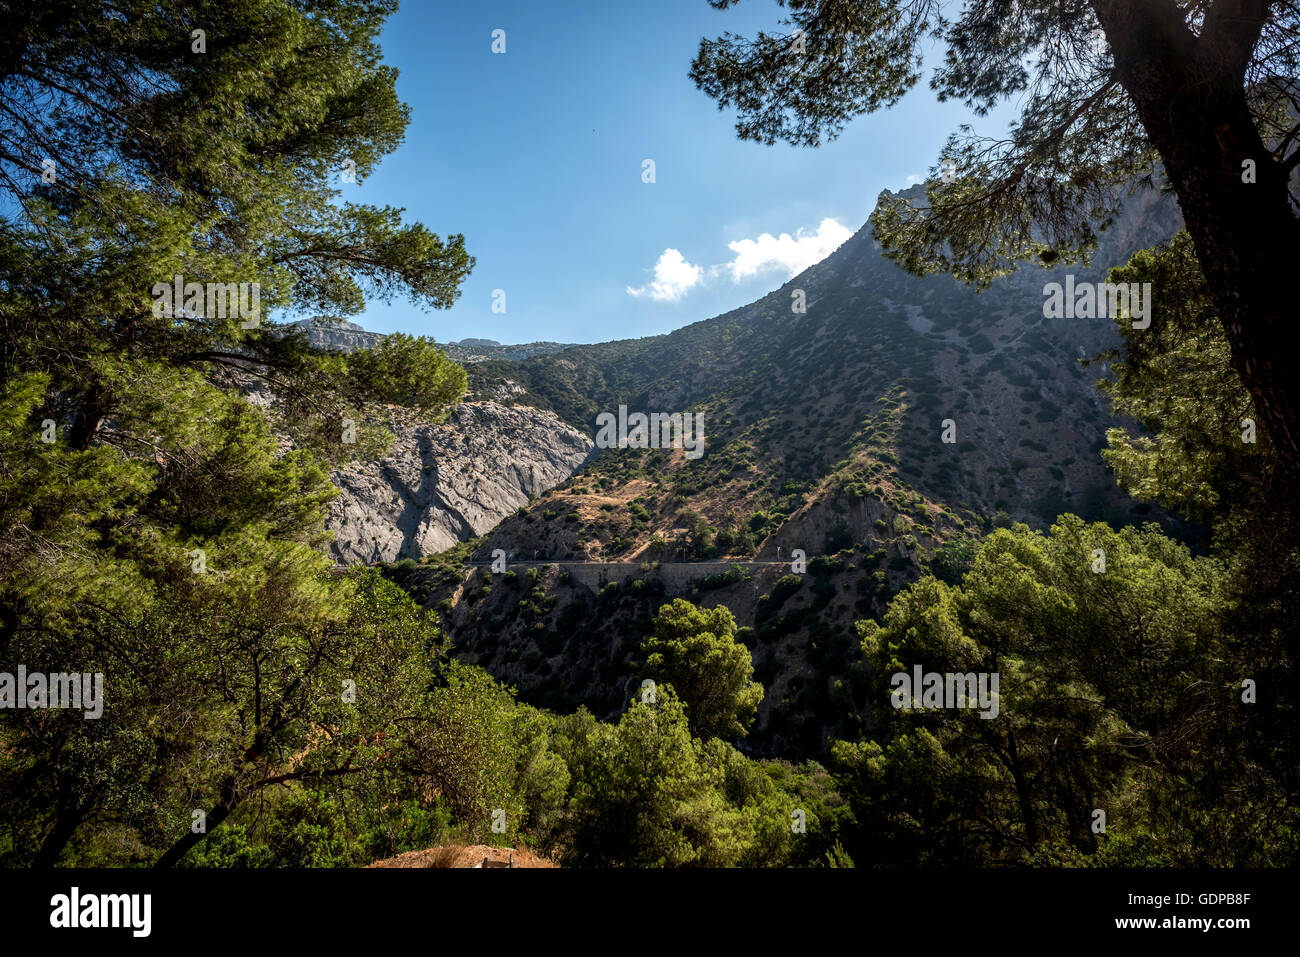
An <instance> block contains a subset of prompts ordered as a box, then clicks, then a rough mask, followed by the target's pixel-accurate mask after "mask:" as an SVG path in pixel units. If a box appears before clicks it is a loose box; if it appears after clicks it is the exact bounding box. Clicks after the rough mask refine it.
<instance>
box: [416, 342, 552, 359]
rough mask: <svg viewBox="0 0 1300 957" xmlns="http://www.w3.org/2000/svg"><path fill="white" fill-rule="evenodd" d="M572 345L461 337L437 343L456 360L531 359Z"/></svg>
mask: <svg viewBox="0 0 1300 957" xmlns="http://www.w3.org/2000/svg"><path fill="white" fill-rule="evenodd" d="M572 345H573V344H572V343H569V342H524V343H520V344H519V345H514V346H503V345H502V344H501V343H499V342H497V341H495V340H493V339H461V340H460V341H459V342H447V343H439V346H440V347H441V348H442V351H443V352H445V353H447V355H448V356H449V357H451V358H452V359H455V360H456V361H457V362H487V361H489V360H492V359H507V360H509V359H531V358H533V357H534V356H546V355H552V354H553V353H556V352H563V351H564V350H565V349H569V348H571V347H572Z"/></svg>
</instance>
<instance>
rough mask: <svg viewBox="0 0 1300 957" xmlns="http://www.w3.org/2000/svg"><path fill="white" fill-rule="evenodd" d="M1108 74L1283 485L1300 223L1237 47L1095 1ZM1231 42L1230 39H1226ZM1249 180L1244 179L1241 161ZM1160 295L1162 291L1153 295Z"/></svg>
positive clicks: (1297, 373) (1297, 439)
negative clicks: (1133, 118) (1253, 106)
mask: <svg viewBox="0 0 1300 957" xmlns="http://www.w3.org/2000/svg"><path fill="white" fill-rule="evenodd" d="M1097 8H1098V15H1099V16H1100V17H1101V19H1102V22H1103V23H1104V25H1105V27H1106V34H1107V38H1108V40H1109V42H1110V44H1111V49H1112V50H1113V51H1114V55H1115V62H1116V74H1117V76H1118V78H1119V81H1120V83H1121V84H1122V85H1123V87H1124V89H1125V91H1126V92H1127V93H1128V95H1129V96H1130V97H1131V98H1132V100H1133V103H1134V105H1135V106H1136V108H1137V111H1138V115H1139V117H1140V118H1141V121H1142V124H1143V126H1144V128H1145V129H1146V132H1147V136H1148V137H1149V138H1150V140H1151V143H1152V145H1154V146H1155V148H1156V149H1157V150H1158V151H1159V152H1160V155H1161V157H1162V158H1163V160H1164V163H1165V170H1166V172H1167V174H1168V176H1169V179H1170V182H1171V183H1172V185H1173V187H1174V189H1175V190H1176V192H1177V194H1178V204H1179V206H1180V207H1181V208H1182V212H1183V219H1184V221H1185V222H1186V224H1187V232H1188V233H1189V235H1190V236H1191V237H1192V241H1193V243H1194V244H1195V246H1196V254H1197V259H1198V260H1199V261H1200V263H1201V268H1202V270H1203V271H1204V273H1205V278H1206V282H1207V284H1208V286H1209V290H1210V295H1211V297H1212V298H1213V300H1214V304H1215V307H1216V309H1217V311H1218V314H1219V318H1220V321H1221V322H1222V324H1223V330H1224V333H1225V335H1226V337H1227V340H1228V343H1229V345H1230V346H1231V348H1232V358H1233V364H1234V366H1235V367H1236V370H1237V373H1238V374H1239V375H1240V376H1241V380H1242V383H1243V384H1244V385H1245V387H1246V388H1247V389H1248V390H1249V392H1250V394H1251V397H1252V398H1253V399H1254V404H1255V410H1256V415H1257V416H1258V418H1259V420H1260V421H1259V422H1258V423H1257V426H1258V428H1259V431H1260V432H1263V433H1265V434H1266V435H1267V436H1268V439H1269V441H1270V442H1271V443H1272V445H1273V446H1274V448H1275V449H1276V451H1277V453H1278V456H1279V458H1280V459H1281V461H1282V464H1283V467H1284V470H1285V472H1286V476H1287V478H1288V480H1291V481H1293V480H1294V478H1295V476H1296V475H1297V474H1300V351H1297V350H1296V349H1294V348H1293V347H1292V346H1291V343H1292V342H1293V340H1294V338H1295V336H1294V331H1293V330H1294V324H1295V320H1294V316H1295V313H1296V306H1295V275H1294V272H1295V270H1296V266H1297V263H1298V262H1300V219H1297V217H1296V215H1295V213H1294V212H1293V210H1292V205H1291V199H1290V195H1289V191H1288V177H1287V173H1286V171H1285V170H1284V169H1283V168H1282V166H1281V164H1280V163H1278V162H1277V161H1276V160H1274V159H1273V158H1272V156H1271V155H1270V154H1269V151H1268V150H1267V149H1266V148H1265V146H1264V143H1263V141H1262V140H1261V139H1260V136H1259V132H1258V131H1257V130H1256V128H1255V124H1254V121H1253V119H1252V117H1251V115H1250V111H1249V109H1248V106H1247V102H1246V95H1245V91H1244V86H1243V83H1244V80H1243V77H1242V75H1241V70H1242V69H1244V63H1243V62H1236V61H1238V59H1239V57H1238V56H1237V55H1236V54H1239V53H1240V50H1241V48H1242V47H1243V45H1245V44H1246V41H1245V40H1244V39H1242V38H1236V46H1235V47H1234V48H1233V49H1230V50H1225V49H1224V46H1225V44H1227V43H1228V42H1229V41H1228V40H1223V41H1222V42H1216V41H1217V40H1218V38H1216V37H1209V38H1207V37H1202V38H1196V37H1194V36H1193V35H1192V34H1191V33H1190V31H1188V30H1187V28H1186V27H1185V26H1184V25H1183V23H1182V21H1181V16H1178V15H1175V14H1176V8H1174V7H1173V6H1172V5H1169V6H1168V8H1167V9H1166V10H1163V11H1162V12H1159V13H1157V12H1154V11H1156V9H1157V8H1156V7H1155V6H1153V5H1151V4H1149V3H1142V2H1133V0H1129V2H1125V3H1122V4H1110V3H1098V4H1097ZM1229 39H1231V38H1229ZM1247 160H1251V161H1253V162H1254V166H1255V176H1254V179H1255V182H1243V172H1244V167H1243V164H1244V163H1245V162H1246V161H1247ZM1153 293H1154V295H1155V296H1160V295H1161V291H1160V290H1159V289H1156V290H1153Z"/></svg>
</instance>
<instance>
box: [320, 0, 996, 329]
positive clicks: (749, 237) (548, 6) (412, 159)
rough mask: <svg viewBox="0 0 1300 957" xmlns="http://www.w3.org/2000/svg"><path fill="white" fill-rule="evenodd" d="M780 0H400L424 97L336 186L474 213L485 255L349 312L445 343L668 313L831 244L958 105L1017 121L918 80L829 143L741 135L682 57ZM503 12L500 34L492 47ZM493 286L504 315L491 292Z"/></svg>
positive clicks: (469, 240) (952, 120)
mask: <svg viewBox="0 0 1300 957" xmlns="http://www.w3.org/2000/svg"><path fill="white" fill-rule="evenodd" d="M780 13H781V9H780V8H779V7H777V5H776V4H775V3H774V2H771V0H747V2H744V3H741V4H740V5H739V6H738V7H737V8H734V9H731V10H727V11H717V10H714V9H712V8H711V7H710V6H709V5H708V4H707V3H706V2H705V0H659V2H656V3H652V4H641V3H623V2H612V3H611V2H608V0H605V2H566V0H556V2H552V3H538V2H537V0H529V2H519V3H505V2H501V3H493V2H475V3H470V4H448V3H442V2H432V0H406V2H405V3H404V4H403V5H402V7H401V8H400V9H399V10H398V12H397V13H396V14H395V15H394V17H393V18H392V19H391V20H390V21H389V22H388V25H387V27H386V28H385V31H384V34H383V38H382V46H383V50H384V58H385V62H387V63H388V64H390V65H391V66H394V67H396V68H397V69H398V70H399V71H400V76H399V78H398V83H397V89H398V93H399V95H400V96H401V97H402V99H403V100H405V101H406V102H407V103H408V104H409V105H410V106H411V112H412V116H411V124H410V126H409V127H408V129H407V135H406V141H405V143H404V144H403V145H402V146H401V147H400V148H399V149H398V150H397V151H396V152H394V153H393V154H391V155H389V156H388V157H387V158H385V160H384V161H383V163H382V165H381V166H380V167H379V169H378V170H376V172H375V173H374V174H372V175H371V177H370V178H369V179H367V180H365V181H364V182H362V183H360V184H356V185H344V186H343V190H344V192H343V198H344V199H349V200H354V201H357V202H367V203H374V204H379V205H383V204H391V205H395V206H401V207H405V209H406V217H407V219H409V220H418V221H420V222H422V223H424V224H425V225H426V226H427V227H428V228H430V229H431V230H433V231H434V232H436V233H438V234H440V235H445V234H447V233H457V232H460V233H463V234H464V235H465V240H466V245H467V247H468V249H469V251H470V253H471V254H472V255H474V256H475V257H476V258H477V266H476V268H475V269H474V272H473V273H472V274H471V276H470V278H469V279H468V280H467V281H466V283H465V284H464V286H463V291H462V295H461V298H460V299H459V300H458V301H457V303H456V305H455V306H454V307H452V308H451V309H449V310H429V311H424V310H421V309H419V308H417V307H416V306H414V305H412V304H411V303H409V302H406V301H398V300H395V301H394V302H393V303H391V304H384V303H379V302H374V303H371V304H370V305H369V306H368V308H367V310H366V312H365V314H364V315H362V316H357V317H353V318H354V319H355V320H356V321H358V322H360V323H362V324H363V325H365V326H366V327H367V328H370V329H373V330H375V331H378V332H393V331H402V332H408V333H411V334H415V335H426V336H430V337H432V338H434V339H435V340H437V341H440V342H445V341H449V340H457V339H462V338H465V337H482V338H488V339H496V340H498V341H500V342H507V343H513V342H530V341H534V340H557V341H562V342H601V341H606V340H610V339H625V338H635V337H639V336H647V335H654V334H657V333H662V332H668V331H670V330H672V329H675V328H678V327H680V326H683V325H687V324H688V323H691V322H695V321H698V320H700V319H705V318H708V317H710V316H714V315H718V314H719V313H722V312H726V311H727V310H729V309H733V308H735V307H737V306H740V305H744V304H745V303H748V302H751V301H753V300H754V299H756V298H758V297H760V296H762V295H763V294H764V293H766V292H768V291H770V290H771V289H774V288H776V287H777V286H779V285H780V284H781V283H783V282H784V281H785V280H786V279H787V278H788V277H789V276H790V275H791V269H794V268H796V267H797V266H798V265H799V264H801V263H802V264H804V265H806V264H808V263H807V260H808V259H809V258H810V257H817V258H820V256H822V255H824V253H825V251H826V250H827V249H829V248H830V247H831V246H833V245H834V244H835V243H836V242H837V241H838V240H839V239H841V238H842V237H843V236H844V235H847V233H851V232H853V231H856V230H857V229H858V228H859V227H860V226H862V224H863V223H864V222H865V221H866V218H867V216H868V215H869V214H870V212H871V209H872V207H873V206H874V205H875V200H876V196H877V195H878V194H879V192H880V191H881V190H882V189H885V188H890V189H898V188H902V187H904V186H906V185H907V184H908V182H909V177H912V178H913V180H912V181H915V178H917V177H924V176H925V175H926V172H927V170H928V169H929V168H930V166H931V165H933V164H934V163H935V162H936V161H937V158H938V156H939V152H940V150H941V148H942V146H943V143H944V140H945V138H946V136H947V134H948V133H950V132H951V131H952V130H954V129H955V128H956V127H957V126H958V125H959V124H960V123H962V122H976V129H977V130H980V131H981V132H987V133H1000V132H1001V131H1002V130H1003V129H1005V126H1006V115H1002V116H998V117H995V118H987V119H982V120H978V121H974V120H972V117H971V116H970V115H969V114H968V113H967V111H966V110H965V109H964V108H963V107H962V106H961V105H960V104H957V103H947V104H939V103H937V102H936V100H935V98H934V95H933V93H931V91H930V90H929V88H928V86H926V85H925V80H923V81H922V83H921V84H918V86H917V88H916V89H915V90H913V92H912V93H911V94H909V95H908V97H906V98H905V99H904V100H903V102H902V103H900V104H899V105H898V106H896V107H895V108H894V109H893V110H890V111H887V112H881V113H877V114H873V115H868V116H864V117H862V118H860V119H858V120H857V121H855V122H854V123H852V124H851V125H850V126H849V127H848V129H847V130H846V131H845V132H844V134H843V135H842V136H841V137H840V138H839V139H838V140H836V141H835V142H833V143H831V144H829V145H825V146H822V147H821V148H819V149H815V150H810V149H799V148H794V147H789V146H784V145H776V146H762V145H759V144H755V143H743V142H741V141H739V140H738V139H737V138H736V135H735V130H734V114H733V113H732V112H731V111H730V110H728V111H723V112H719V111H718V109H717V107H716V105H715V104H714V102H713V101H712V100H710V99H709V98H708V97H706V96H705V95H704V94H703V93H701V92H700V91H698V90H696V89H695V86H694V84H693V83H692V82H691V81H690V79H689V78H688V76H687V73H688V71H689V68H690V63H691V60H692V59H693V57H694V55H695V52H696V49H697V47H698V44H699V40H700V38H701V37H703V36H710V37H713V36H717V35H719V34H721V33H723V32H724V31H727V30H730V31H732V32H737V33H742V34H745V35H751V36H752V35H753V34H754V33H755V32H756V31H757V30H758V29H759V28H765V29H769V30H770V29H772V28H774V27H776V25H777V20H778V18H779V16H780ZM495 29H503V30H505V31H506V33H505V41H506V52H505V53H504V54H494V53H493V52H492V49H491V47H492V31H493V30H495ZM931 66H932V64H931V63H930V62H927V64H926V78H927V79H928V76H929V70H930V68H931ZM645 159H652V160H654V162H655V180H656V181H655V182H654V183H652V184H647V183H644V182H643V181H642V170H643V161H644V160H645ZM846 230H847V233H846ZM783 233H784V234H789V236H790V239H789V240H787V241H784V242H782V241H773V240H772V239H771V237H780V235H781V234H783ZM763 234H768V236H769V239H767V240H764V239H761V237H762V236H763ZM797 239H798V240H801V241H798V242H796V240H797ZM733 243H735V244H740V245H739V246H737V247H735V248H733V247H732V244H733ZM667 250H675V251H676V253H675V254H674V253H666V251H667ZM661 260H662V266H661V267H660V271H659V273H656V264H658V263H660V262H661ZM497 289H500V290H504V292H505V304H506V313H505V314H504V315H502V314H497V313H493V311H492V297H493V291H494V290H497ZM629 290H632V292H630V291H629ZM634 293H635V294H634Z"/></svg>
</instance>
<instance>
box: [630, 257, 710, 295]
mask: <svg viewBox="0 0 1300 957" xmlns="http://www.w3.org/2000/svg"><path fill="white" fill-rule="evenodd" d="M701 272H702V270H701V269H700V267H699V266H693V265H691V264H690V263H688V262H687V261H686V260H685V258H683V256H682V254H681V253H679V252H678V251H677V250H676V249H665V250H664V251H663V254H662V255H660V257H659V261H658V262H656V263H655V278H654V281H653V282H651V283H648V284H647V285H644V286H639V287H637V288H633V287H632V286H628V287H627V294H628V295H629V296H634V297H636V298H638V299H639V298H640V297H642V296H649V297H650V298H651V299H653V300H654V301H655V302H676V301H677V300H678V299H681V298H682V296H684V295H686V290H688V289H690V288H691V287H692V286H694V285H695V284H696V283H698V282H699V281H700V273H701Z"/></svg>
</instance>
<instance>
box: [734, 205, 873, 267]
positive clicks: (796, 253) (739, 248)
mask: <svg viewBox="0 0 1300 957" xmlns="http://www.w3.org/2000/svg"><path fill="white" fill-rule="evenodd" d="M852 235H853V231H852V230H851V229H848V228H847V227H845V226H842V225H840V224H839V223H838V222H836V221H835V220H834V219H831V218H829V217H827V218H826V219H823V220H822V221H821V224H820V225H819V226H818V227H817V231H816V232H814V233H808V232H805V231H804V230H803V229H800V230H798V231H797V232H796V233H795V234H794V236H791V235H790V234H789V233H782V234H781V235H780V236H773V235H772V234H771V233H763V234H762V235H761V236H759V237H758V239H740V240H737V241H736V242H734V243H728V244H727V246H728V248H730V249H731V251H732V252H733V253H735V254H736V257H735V258H734V259H733V260H731V262H729V263H727V265H726V268H727V269H730V270H731V280H732V282H740V281H741V280H743V279H747V278H749V277H750V276H756V275H758V274H759V273H761V272H771V271H774V270H784V271H785V272H787V273H788V274H789V275H791V276H794V275H797V274H798V273H801V272H803V270H805V269H807V268H808V267H809V266H811V265H813V264H814V263H819V262H821V261H822V260H823V259H825V258H826V257H827V256H829V255H830V254H831V253H833V252H834V251H835V250H836V249H837V248H839V246H840V244H841V243H843V242H844V240H846V239H848V238H849V237H850V236H852Z"/></svg>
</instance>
